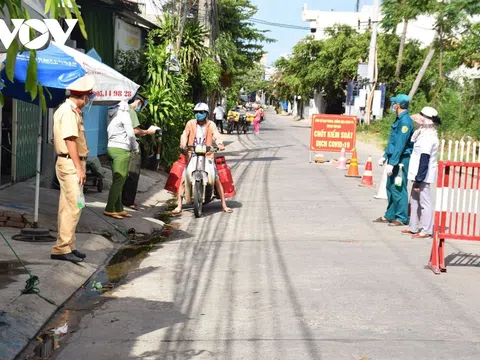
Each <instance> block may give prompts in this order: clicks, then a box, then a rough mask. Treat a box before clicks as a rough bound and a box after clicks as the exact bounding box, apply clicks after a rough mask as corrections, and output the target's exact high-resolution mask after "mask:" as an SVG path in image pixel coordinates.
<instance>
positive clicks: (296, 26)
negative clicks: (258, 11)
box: [249, 18, 310, 30]
mask: <svg viewBox="0 0 480 360" xmlns="http://www.w3.org/2000/svg"><path fill="white" fill-rule="evenodd" d="M249 20H251V21H253V22H255V23H257V24H262V25H269V26H276V27H282V28H287V29H296V30H310V28H309V27H307V26H298V25H290V24H282V23H275V22H270V21H265V20H260V19H254V18H251V19H249Z"/></svg>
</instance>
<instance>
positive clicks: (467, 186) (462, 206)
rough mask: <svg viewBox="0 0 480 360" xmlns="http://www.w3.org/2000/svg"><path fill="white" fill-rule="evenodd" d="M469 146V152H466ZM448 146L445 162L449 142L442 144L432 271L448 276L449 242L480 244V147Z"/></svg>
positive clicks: (450, 144) (451, 144)
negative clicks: (446, 253)
mask: <svg viewBox="0 0 480 360" xmlns="http://www.w3.org/2000/svg"><path fill="white" fill-rule="evenodd" d="M465 145H466V149H465ZM452 146H453V141H451V140H450V141H449V142H448V153H447V158H446V159H445V160H444V152H445V151H444V150H445V140H442V142H441V148H440V161H439V163H438V179H437V196H436V204H435V224H434V235H433V241H432V252H431V254H430V261H429V267H430V268H431V269H432V271H433V272H434V273H436V274H439V273H440V272H446V271H447V268H446V265H445V252H444V245H445V240H446V239H449V240H469V241H480V222H479V221H477V220H478V219H477V213H478V202H479V201H478V200H479V196H480V162H479V160H480V159H479V157H478V156H477V143H476V142H474V143H473V144H472V143H471V142H470V141H468V142H467V143H465V142H464V141H455V148H454V152H453V158H452Z"/></svg>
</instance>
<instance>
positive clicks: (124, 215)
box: [117, 210, 132, 218]
mask: <svg viewBox="0 0 480 360" xmlns="http://www.w3.org/2000/svg"><path fill="white" fill-rule="evenodd" d="M117 214H118V215H120V216H122V217H127V218H131V217H132V215H131V214H129V213H128V212H126V211H125V210H124V211H122V212H119V213H117Z"/></svg>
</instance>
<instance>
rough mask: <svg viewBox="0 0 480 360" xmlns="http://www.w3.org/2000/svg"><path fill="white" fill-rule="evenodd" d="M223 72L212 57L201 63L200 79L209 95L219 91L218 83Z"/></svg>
mask: <svg viewBox="0 0 480 360" xmlns="http://www.w3.org/2000/svg"><path fill="white" fill-rule="evenodd" d="M221 71H222V69H221V67H220V66H219V65H218V64H217V63H216V62H215V60H213V59H212V58H210V57H208V58H205V59H204V60H203V61H202V62H201V63H200V78H201V80H202V85H203V87H204V89H205V90H206V92H207V94H211V93H212V92H213V91H215V90H218V89H219V83H218V81H219V79H220V75H221Z"/></svg>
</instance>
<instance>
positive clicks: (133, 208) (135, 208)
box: [128, 204, 138, 211]
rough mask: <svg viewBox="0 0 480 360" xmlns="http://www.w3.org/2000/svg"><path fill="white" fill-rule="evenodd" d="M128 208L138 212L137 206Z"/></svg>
mask: <svg viewBox="0 0 480 360" xmlns="http://www.w3.org/2000/svg"><path fill="white" fill-rule="evenodd" d="M128 208H129V209H132V210H135V211H138V207H137V204H133V205H130V206H128Z"/></svg>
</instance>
